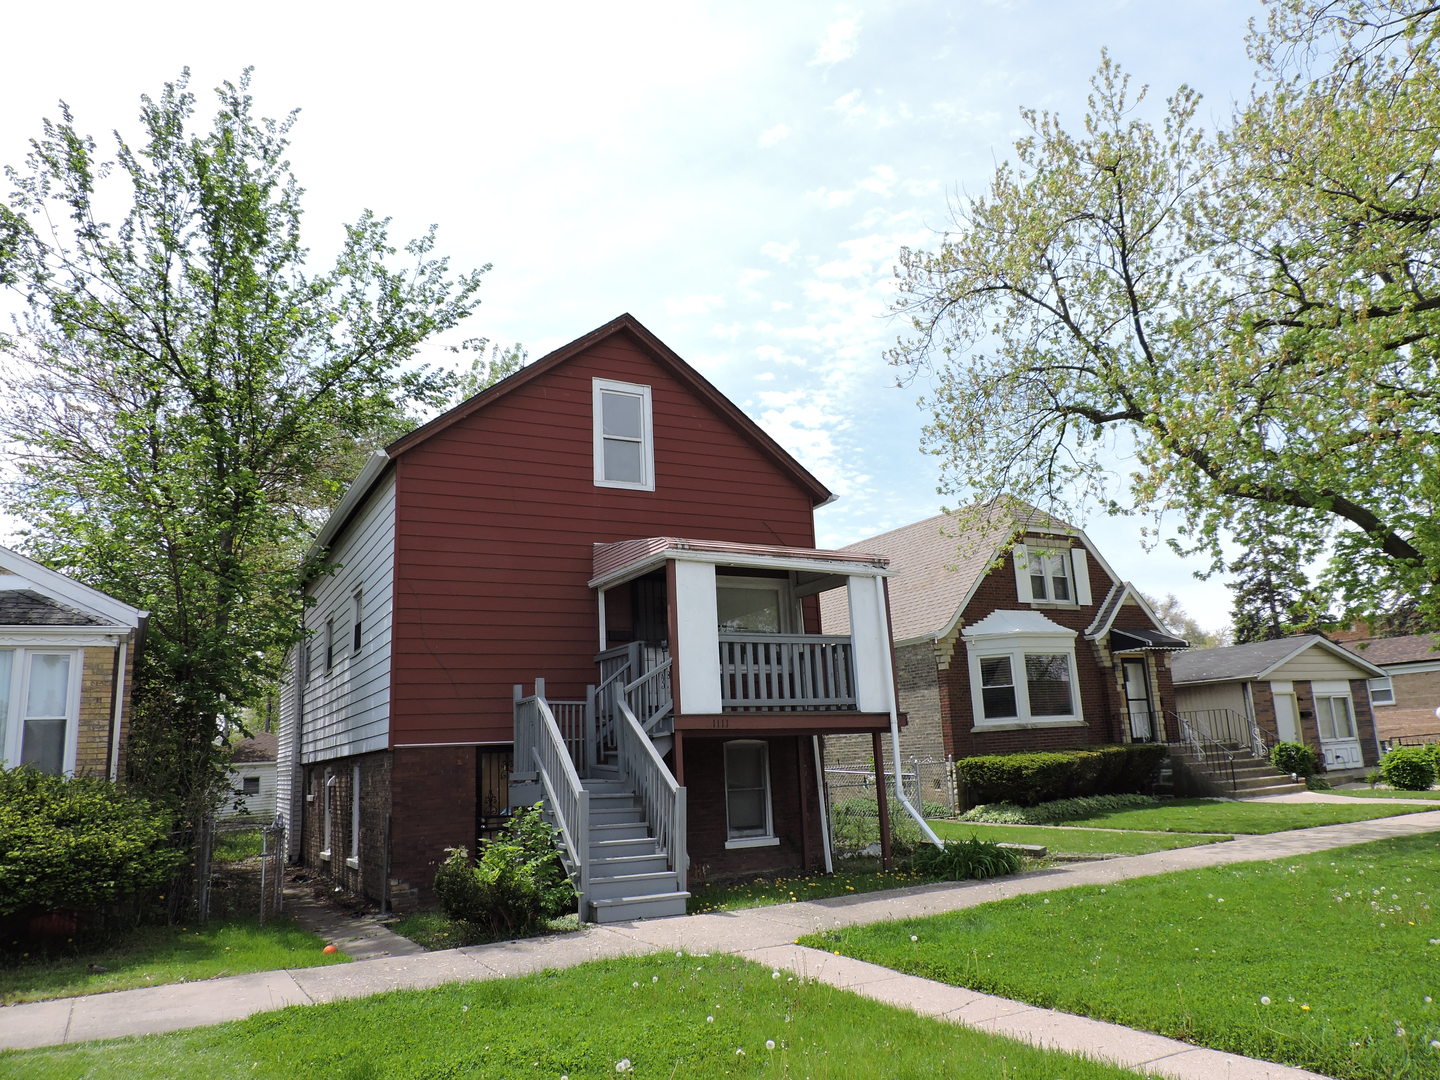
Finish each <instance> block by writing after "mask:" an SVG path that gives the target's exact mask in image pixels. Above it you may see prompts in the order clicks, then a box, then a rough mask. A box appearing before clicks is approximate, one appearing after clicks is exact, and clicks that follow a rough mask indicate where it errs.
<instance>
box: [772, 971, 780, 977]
mask: <svg viewBox="0 0 1440 1080" xmlns="http://www.w3.org/2000/svg"><path fill="white" fill-rule="evenodd" d="M770 977H771V978H772V979H778V978H780V972H778V971H772V972H770Z"/></svg>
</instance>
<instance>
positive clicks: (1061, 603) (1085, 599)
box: [1011, 543, 1091, 607]
mask: <svg viewBox="0 0 1440 1080" xmlns="http://www.w3.org/2000/svg"><path fill="white" fill-rule="evenodd" d="M1011 561H1012V562H1013V563H1014V566H1015V592H1016V595H1017V596H1018V597H1019V598H1020V599H1021V600H1023V601H1027V602H1029V603H1032V604H1048V605H1052V606H1055V607H1088V606H1089V605H1090V603H1091V598H1090V571H1089V566H1088V564H1087V563H1086V561H1085V548H1084V547H1069V546H1061V545H1059V544H1057V545H1054V546H1047V545H1044V544H1039V543H1025V544H1016V545H1015V547H1014V549H1013V551H1012V552H1011ZM1037 563H1038V564H1039V568H1040V570H1041V571H1042V573H1041V575H1040V576H1041V577H1042V579H1043V581H1042V585H1043V587H1044V590H1045V593H1044V595H1043V596H1037V595H1036V594H1035V581H1034V578H1033V577H1032V572H1033V570H1034V569H1035V567H1036V564H1037ZM1057 577H1063V578H1064V579H1065V582H1066V586H1067V588H1068V589H1069V592H1070V596H1069V598H1067V599H1064V600H1057V599H1055V598H1054V597H1053V596H1052V595H1051V593H1052V592H1053V591H1054V584H1053V583H1054V580H1055V578H1057Z"/></svg>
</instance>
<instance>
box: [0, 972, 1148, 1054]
mask: <svg viewBox="0 0 1440 1080" xmlns="http://www.w3.org/2000/svg"><path fill="white" fill-rule="evenodd" d="M182 1074H183V1075H186V1076H195V1077H205V1078H206V1080H230V1078H237V1080H238V1078H241V1077H243V1078H246V1080H255V1078H265V1077H273V1078H284V1080H291V1078H293V1077H297V1076H315V1077H327V1078H330V1077H339V1078H345V1080H362V1078H363V1080H386V1078H391V1077H394V1078H397V1080H398V1078H405V1080H411V1078H415V1080H418V1078H422V1077H423V1078H425V1080H442V1078H460V1077H466V1078H469V1077H506V1078H509V1080H523V1078H537V1080H538V1078H543V1080H558V1078H560V1077H565V1076H568V1077H572V1078H574V1080H580V1078H581V1077H586V1078H592V1080H593V1078H596V1077H601V1076H617V1075H622V1076H627V1075H628V1076H634V1077H637V1078H660V1080H667V1078H671V1077H794V1078H796V1080H798V1078H800V1077H813V1078H815V1080H871V1078H873V1080H889V1078H893V1077H897V1076H906V1077H930V1076H943V1077H945V1078H946V1080H998V1078H1000V1077H1005V1078H1006V1080H1055V1078H1056V1077H1065V1078H1066V1080H1135V1074H1134V1073H1131V1072H1127V1071H1125V1070H1122V1069H1117V1068H1113V1067H1111V1066H1106V1065H1098V1064H1095V1063H1093V1062H1089V1061H1085V1060H1083V1059H1081V1058H1076V1057H1071V1056H1069V1055H1065V1054H1059V1053H1054V1052H1047V1051H1041V1050H1036V1049H1032V1048H1030V1047H1027V1046H1023V1045H1021V1044H1019V1043H1015V1042H1011V1041H1009V1040H1006V1039H1001V1038H997V1037H995V1036H992V1035H985V1034H981V1033H979V1032H976V1031H972V1030H969V1029H966V1028H962V1027H959V1026H956V1025H952V1024H947V1023H944V1022H943V1021H939V1020H931V1019H927V1018H924V1017H920V1016H917V1015H915V1014H913V1013H909V1012H905V1011H904V1010H901V1009H896V1008H892V1007H890V1006H887V1005H882V1004H880V1003H878V1002H874V1001H869V1000H866V999H864V998H861V997H857V996H855V995H852V994H849V993H846V992H845V991H843V990H837V989H835V988H833V987H830V986H826V985H823V984H820V983H814V982H807V981H805V980H802V979H797V978H794V977H792V976H789V975H787V974H784V973H779V974H772V972H771V971H770V970H769V969H767V968H764V967H760V966H758V965H755V964H750V963H747V962H745V961H742V960H738V959H736V958H733V957H728V956H725V957H700V956H688V955H687V956H681V955H673V954H672V955H664V956H651V957H638V958H629V959H623V960H612V961H603V962H599V963H593V964H586V965H584V966H583V967H578V968H572V969H570V970H568V971H560V972H553V971H552V972H545V973H542V974H539V975H531V976H526V977H524V978H516V979H497V980H495V981H492V982H483V983H469V984H458V985H454V986H446V987H441V988H438V989H435V990H424V991H406V992H397V993H391V994H382V995H379V996H376V997H370V998H364V999H361V1000H357V1001H347V1002H338V1003H335V1004H331V1005H312V1006H305V1007H293V1008H289V1009H284V1010H281V1011H279V1012H273V1013H265V1014H262V1015H259V1016H255V1017H252V1018H250V1019H249V1020H244V1021H240V1022H237V1023H231V1024H222V1025H219V1026H217V1027H211V1028H200V1029H197V1030H195V1031H188V1032H181V1033H177V1034H174V1035H163V1036H151V1037H149V1038H144V1039H139V1040H133V1041H115V1042H110V1043H90V1044H86V1045H82V1046H78V1047H60V1048H51V1049H46V1050H35V1051H23V1052H18V1053H10V1054H0V1077H16V1078H21V1077H23V1078H24V1080H57V1078H78V1077H101V1076H103V1077H112V1076H113V1077H125V1078H126V1080H150V1078H155V1080H162V1078H163V1080H171V1078H173V1077H175V1076H177V1075H182Z"/></svg>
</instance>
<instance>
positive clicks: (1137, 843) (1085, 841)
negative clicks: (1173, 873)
mask: <svg viewBox="0 0 1440 1080" xmlns="http://www.w3.org/2000/svg"><path fill="white" fill-rule="evenodd" d="M930 825H931V827H932V828H933V829H934V830H935V832H936V834H937V835H938V836H939V837H940V839H942V840H952V839H954V840H959V839H963V838H964V837H967V836H978V837H979V838H980V839H982V840H991V841H994V842H995V843H997V844H999V843H1006V844H1040V845H1042V846H1044V847H1046V848H1049V849H1050V851H1051V852H1058V853H1061V854H1069V855H1143V854H1145V853H1146V852H1150V851H1170V850H1172V849H1174V848H1182V847H1194V846H1195V845H1197V844H1214V843H1217V842H1219V841H1222V840H1229V839H1230V837H1229V836H1228V835H1197V834H1194V833H1190V834H1184V833H1165V832H1148V833H1146V832H1115V831H1112V830H1109V829H1075V828H1070V827H1068V826H1060V825H981V824H978V823H975V822H969V821H932V822H930Z"/></svg>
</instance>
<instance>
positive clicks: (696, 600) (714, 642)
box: [670, 560, 720, 714]
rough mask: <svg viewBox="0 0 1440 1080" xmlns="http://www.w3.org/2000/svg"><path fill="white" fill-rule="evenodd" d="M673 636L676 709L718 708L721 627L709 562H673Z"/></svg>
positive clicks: (701, 711) (712, 710)
mask: <svg viewBox="0 0 1440 1080" xmlns="http://www.w3.org/2000/svg"><path fill="white" fill-rule="evenodd" d="M675 621H676V624H677V625H676V631H675V632H676V637H678V638H679V640H678V641H672V642H671V643H670V648H671V651H672V653H673V655H674V656H675V664H676V667H677V668H678V669H679V674H680V701H679V702H678V705H679V711H680V712H682V713H691V714H697V713H698V714H706V713H718V712H719V711H720V630H719V613H718V611H717V609H716V601H715V567H714V565H713V564H711V563H702V562H687V561H683V560H676V562H675Z"/></svg>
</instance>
